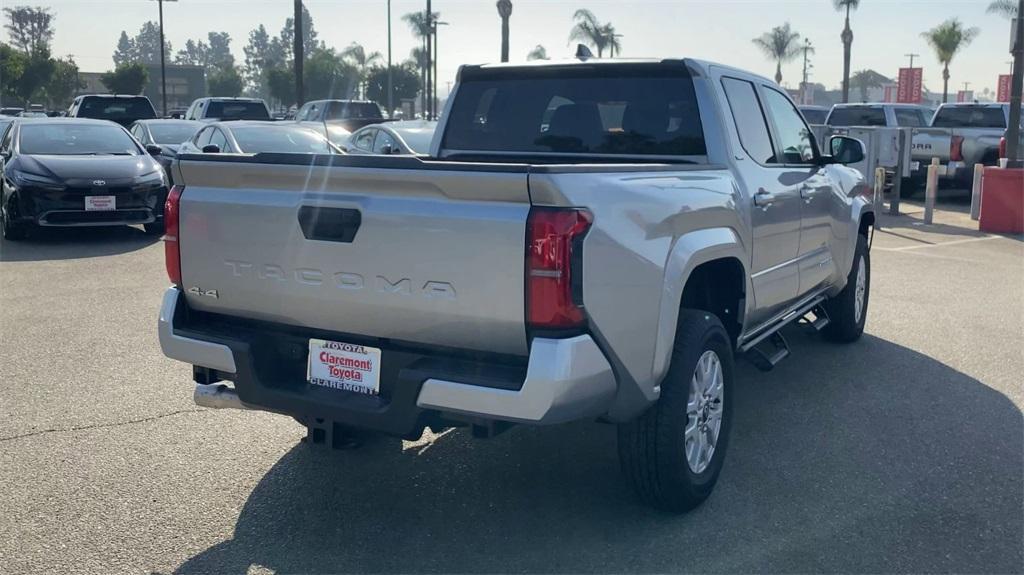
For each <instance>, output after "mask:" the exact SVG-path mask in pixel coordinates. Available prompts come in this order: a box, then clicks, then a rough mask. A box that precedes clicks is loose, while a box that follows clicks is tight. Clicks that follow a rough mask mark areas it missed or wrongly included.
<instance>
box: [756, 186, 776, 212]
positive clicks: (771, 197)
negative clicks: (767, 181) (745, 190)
mask: <svg viewBox="0 0 1024 575" xmlns="http://www.w3.org/2000/svg"><path fill="white" fill-rule="evenodd" d="M774 202H775V194H773V193H771V192H769V191H768V190H766V189H764V188H761V189H760V190H757V193H756V194H754V205H755V206H759V207H762V208H767V207H768V206H770V205H772V204H773V203H774Z"/></svg>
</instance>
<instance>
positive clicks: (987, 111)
mask: <svg viewBox="0 0 1024 575" xmlns="http://www.w3.org/2000/svg"><path fill="white" fill-rule="evenodd" d="M932 126H934V127H936V128H1003V129H1005V128H1006V117H1005V116H1004V115H1003V109H1002V108H1001V107H998V106H943V107H941V108H939V111H938V112H936V113H935V118H934V119H933V120H932Z"/></svg>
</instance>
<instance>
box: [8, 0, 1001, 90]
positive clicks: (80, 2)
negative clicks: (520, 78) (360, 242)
mask: <svg viewBox="0 0 1024 575" xmlns="http://www.w3.org/2000/svg"><path fill="white" fill-rule="evenodd" d="M23 3H24V4H32V5H35V6H48V7H50V8H51V9H52V11H53V13H54V14H55V15H56V21H55V29H56V34H55V37H54V42H53V52H54V54H55V55H59V56H64V55H67V54H73V55H74V57H75V60H76V61H77V62H78V64H79V67H80V69H81V70H82V71H86V72H98V71H105V70H108V69H110V68H112V67H113V62H112V60H111V54H112V53H113V51H114V48H115V45H116V43H117V38H118V36H119V35H120V33H121V30H127V31H128V33H129V35H134V34H135V33H136V32H137V31H138V29H139V27H140V26H141V25H142V24H143V22H145V21H146V20H154V21H155V20H157V5H156V2H155V1H153V0H104V1H99V0H34V1H33V0H2V2H0V4H3V5H5V6H10V5H15V4H23ZM425 4H426V3H425V0H393V2H392V14H393V24H392V26H393V35H392V37H393V55H394V59H395V61H402V60H405V59H406V58H407V57H408V55H409V51H410V49H412V48H413V46H415V45H416V41H415V40H414V39H413V38H412V35H411V33H410V32H409V29H408V27H407V26H406V25H405V23H404V22H402V21H401V15H402V14H405V13H407V12H413V11H416V10H423V9H424V7H425ZM494 4H495V3H494V0H433V9H434V10H435V11H438V12H440V13H441V18H442V20H443V21H445V22H448V23H449V24H450V25H449V26H446V27H444V28H442V29H441V33H440V40H439V44H440V56H439V72H438V74H439V76H440V77H441V80H440V86H441V89H440V91H439V93H440V95H442V96H443V95H445V93H446V87H447V82H448V81H451V80H454V76H455V72H456V70H457V68H458V66H459V65H460V64H465V63H483V62H494V61H497V60H498V59H499V55H500V52H499V50H500V20H499V18H498V15H497V10H496V9H495V6H494ZM987 5H988V0H928V1H925V0H921V1H916V2H914V1H892V0H864V1H863V2H862V3H861V7H860V9H859V10H858V11H856V12H855V13H854V14H853V16H852V18H851V27H852V28H853V31H854V43H853V62H852V64H851V68H852V70H853V71H856V70H860V69H862V68H871V69H874V70H876V71H878V72H880V73H882V74H885V75H887V76H890V77H895V76H896V74H897V69H898V68H899V67H900V66H906V65H907V58H906V57H905V56H904V54H907V53H910V52H914V53H917V54H920V55H921V59H919V60H916V61H915V66H917V65H918V64H917V62H921V63H922V65H923V67H924V81H925V84H926V85H927V86H928V88H929V89H931V90H933V91H941V90H942V69H941V67H940V65H939V63H938V62H937V60H936V59H935V56H934V53H933V52H932V51H931V49H930V48H929V47H928V46H927V45H926V44H925V42H924V39H923V38H921V35H920V33H921V32H923V31H924V30H927V29H929V28H931V27H933V26H935V25H937V24H939V23H940V22H942V21H943V20H945V19H946V18H950V17H956V18H959V19H960V20H961V21H962V22H963V23H964V24H966V25H967V26H976V27H978V28H979V29H980V35H979V36H978V38H977V39H975V40H974V42H973V43H972V44H971V45H970V46H968V47H967V48H966V49H965V50H963V51H962V53H961V54H960V55H958V56H957V58H956V59H955V60H954V61H953V64H952V66H951V67H950V73H951V78H950V91H951V92H953V93H955V91H956V90H958V89H962V88H963V82H970V89H972V90H975V91H976V92H977V93H979V94H980V93H981V91H982V90H983V89H984V88H989V89H991V90H995V85H996V81H997V76H998V75H999V74H1006V73H1009V69H1010V67H1009V61H1010V55H1009V53H1008V50H1009V36H1010V32H1009V30H1010V22H1009V20H1006V19H1004V18H1002V17H1000V16H996V15H989V14H986V13H985V7H986V6H987ZM513 6H514V10H513V13H512V19H511V55H512V60H524V59H525V58H526V54H527V52H529V51H530V49H532V48H533V47H534V46H535V45H537V44H542V45H544V46H545V47H546V48H547V50H548V54H549V55H550V56H552V57H567V56H571V55H572V53H573V49H572V48H571V47H570V46H569V45H568V35H569V30H570V28H571V26H572V15H573V12H574V11H575V10H577V9H578V8H589V9H590V10H591V11H593V12H594V14H595V15H596V16H597V18H598V19H599V20H601V21H602V22H611V23H612V24H614V26H615V28H616V30H617V31H618V32H619V33H620V34H622V35H623V37H622V39H621V41H622V44H623V51H622V56H624V57H695V58H701V59H705V60H712V61H717V62H721V63H724V64H729V65H733V66H737V67H740V68H745V69H748V70H751V71H754V72H757V73H760V74H763V75H765V76H769V77H771V76H772V75H773V74H774V73H775V64H774V63H773V62H771V61H769V60H767V59H766V58H765V57H764V56H763V55H762V54H761V53H760V52H759V51H758V50H757V49H756V47H755V46H754V45H753V44H752V43H751V39H752V38H754V37H755V36H758V35H760V34H762V33H763V32H766V31H768V30H769V29H770V28H771V27H773V26H776V25H781V24H783V23H785V22H787V21H788V22H789V23H790V25H791V26H792V27H793V29H794V30H795V31H797V32H799V33H800V34H801V35H802V36H804V37H806V38H809V39H810V40H811V43H812V44H813V45H814V46H815V48H816V50H817V53H816V54H815V55H814V56H813V57H812V62H813V65H814V68H813V73H812V75H811V81H813V82H821V83H823V84H825V85H826V86H828V87H830V88H833V87H838V85H839V83H840V80H841V76H842V44H841V42H840V39H839V35H840V32H841V31H842V26H843V20H842V16H841V15H840V14H838V13H836V12H835V11H834V10H833V8H832V2H831V1H830V0H781V1H780V0H674V1H672V0H631V1H626V0H619V1H612V0H589V1H586V2H577V1H569V0H513ZM306 7H307V8H308V9H309V11H310V13H311V14H312V16H313V22H314V26H315V28H316V30H317V31H318V32H319V37H320V39H321V40H324V41H325V42H326V43H327V45H328V46H329V47H334V48H338V49H341V48H344V47H345V46H347V45H348V44H349V43H351V42H353V41H354V42H359V43H360V44H362V45H363V46H364V47H366V49H367V51H371V52H372V51H380V52H381V53H383V54H385V55H386V50H387V35H386V22H387V10H386V2H385V0H306ZM292 8H293V4H292V2H291V1H289V0H178V1H177V2H168V3H165V4H164V19H165V20H164V24H165V30H166V33H167V38H168V40H170V42H171V43H172V45H173V48H174V50H175V51H177V50H178V49H179V48H181V47H183V46H184V44H185V41H186V40H188V39H190V38H195V39H200V38H202V39H205V38H206V34H207V32H210V31H225V32H228V33H229V34H230V35H231V38H232V51H233V52H234V53H235V57H236V60H237V61H238V63H241V62H242V61H243V54H242V47H243V46H244V45H245V44H246V42H247V39H248V34H249V31H250V30H252V29H253V28H255V27H257V26H258V25H259V24H261V23H262V24H264V25H265V26H266V27H267V29H268V31H269V32H270V33H272V34H277V33H279V32H280V30H281V27H282V26H283V25H284V21H285V18H287V17H288V16H289V15H290V14H291V13H292ZM0 38H2V39H3V40H5V41H6V40H7V33H6V32H5V31H0ZM801 67H802V63H801V61H800V60H797V61H794V62H792V63H789V64H786V65H784V66H783V70H782V73H783V84H784V85H788V86H791V87H795V86H797V85H798V83H799V81H800V74H801Z"/></svg>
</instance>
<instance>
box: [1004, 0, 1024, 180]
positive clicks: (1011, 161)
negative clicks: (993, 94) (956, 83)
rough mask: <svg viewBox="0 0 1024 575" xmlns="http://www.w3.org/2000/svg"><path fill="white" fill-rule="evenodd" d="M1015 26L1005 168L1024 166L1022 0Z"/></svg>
mask: <svg viewBox="0 0 1024 575" xmlns="http://www.w3.org/2000/svg"><path fill="white" fill-rule="evenodd" d="M1015 23H1016V26H1013V27H1012V28H1011V30H1012V31H1013V33H1014V34H1013V38H1011V40H1010V53H1011V54H1013V78H1012V79H1011V80H1010V125H1009V126H1008V129H1007V130H1006V158H1007V163H1006V167H1007V168H1024V159H1021V155H1022V154H1021V150H1020V106H1021V92H1022V90H1024V0H1020V1H1019V2H1018V3H1017V18H1016V19H1015Z"/></svg>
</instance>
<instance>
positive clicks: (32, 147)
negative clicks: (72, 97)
mask: <svg viewBox="0 0 1024 575" xmlns="http://www.w3.org/2000/svg"><path fill="white" fill-rule="evenodd" d="M19 149H20V151H21V153H22V154H52V155H57V156H73V155H93V154H95V155H106V154H114V155H131V156H134V155H137V154H139V148H138V146H137V145H136V144H135V140H133V139H132V137H131V136H129V135H128V132H125V131H124V129H122V128H121V127H120V126H115V125H103V124H99V123H97V124H74V123H70V122H69V123H61V124H33V123H26V124H23V125H22V126H21V132H20V138H19Z"/></svg>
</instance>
